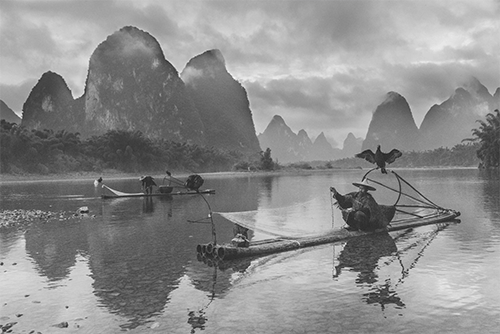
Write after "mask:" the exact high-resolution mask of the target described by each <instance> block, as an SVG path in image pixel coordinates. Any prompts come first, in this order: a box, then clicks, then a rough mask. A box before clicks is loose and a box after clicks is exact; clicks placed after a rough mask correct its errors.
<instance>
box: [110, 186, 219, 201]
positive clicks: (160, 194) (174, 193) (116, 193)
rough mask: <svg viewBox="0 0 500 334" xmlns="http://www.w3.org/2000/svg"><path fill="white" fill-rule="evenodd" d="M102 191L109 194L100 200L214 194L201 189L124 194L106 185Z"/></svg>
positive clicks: (212, 191) (210, 190)
mask: <svg viewBox="0 0 500 334" xmlns="http://www.w3.org/2000/svg"><path fill="white" fill-rule="evenodd" d="M102 187H103V188H104V189H108V190H109V191H110V192H111V194H102V195H101V198H104V199H107V198H123V197H170V196H180V195H197V194H215V189H203V190H198V191H196V190H184V191H170V192H157V193H153V194H145V193H124V192H121V191H117V190H114V189H112V188H110V187H108V186H106V185H102Z"/></svg>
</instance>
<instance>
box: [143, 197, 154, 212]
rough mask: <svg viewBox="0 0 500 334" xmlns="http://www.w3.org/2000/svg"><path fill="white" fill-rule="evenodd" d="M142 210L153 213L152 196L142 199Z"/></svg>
mask: <svg viewBox="0 0 500 334" xmlns="http://www.w3.org/2000/svg"><path fill="white" fill-rule="evenodd" d="M142 212H144V213H153V212H155V207H154V204H153V197H144V198H143V201H142Z"/></svg>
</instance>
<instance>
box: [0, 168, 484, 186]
mask: <svg viewBox="0 0 500 334" xmlns="http://www.w3.org/2000/svg"><path fill="white" fill-rule="evenodd" d="M422 169H429V170H440V169H441V170H444V169H477V167H464V166H441V167H439V166H435V167H414V168H393V170H395V171H398V170H422ZM345 170H360V171H368V170H370V168H361V167H351V168H330V169H299V168H281V169H278V170H274V171H223V172H207V173H198V174H199V175H201V176H203V177H205V176H210V177H214V176H221V177H222V176H229V175H234V176H256V175H280V174H284V175H285V174H286V175H290V174H292V175H293V174H297V175H304V174H318V173H332V172H336V171H345ZM171 173H172V175H173V176H174V177H175V178H178V179H181V180H182V179H185V178H187V177H188V176H189V175H190V174H193V173H192V172H189V171H177V172H175V171H171ZM147 174H148V175H151V176H153V177H154V178H156V179H161V178H163V177H165V176H166V174H165V172H164V171H158V172H149V173H147ZM140 176H141V174H140V173H136V172H134V173H124V172H120V171H117V170H106V171H103V172H101V173H96V172H78V173H60V174H0V184H8V183H17V182H47V181H49V182H50V181H54V182H59V181H87V180H90V181H93V180H96V179H98V178H99V177H102V178H103V179H104V180H118V179H133V178H139V177H140Z"/></svg>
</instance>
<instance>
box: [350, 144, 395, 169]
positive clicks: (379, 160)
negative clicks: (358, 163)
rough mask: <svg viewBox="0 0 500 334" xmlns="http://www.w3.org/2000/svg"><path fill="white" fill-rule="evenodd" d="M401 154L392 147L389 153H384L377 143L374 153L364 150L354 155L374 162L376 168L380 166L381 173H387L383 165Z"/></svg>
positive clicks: (391, 161)
mask: <svg viewBox="0 0 500 334" xmlns="http://www.w3.org/2000/svg"><path fill="white" fill-rule="evenodd" d="M402 155H403V153H401V152H400V151H399V150H396V149H393V150H392V151H390V152H389V153H384V152H382V151H381V150H380V145H378V146H377V151H376V152H375V153H373V152H372V150H364V151H363V152H361V153H358V154H356V155H355V157H356V158H362V159H365V160H366V161H368V162H371V163H372V164H376V165H377V168H380V170H381V171H382V173H383V174H387V170H386V169H385V165H386V164H390V163H393V162H394V161H395V160H396V159H397V158H399V157H400V156H402Z"/></svg>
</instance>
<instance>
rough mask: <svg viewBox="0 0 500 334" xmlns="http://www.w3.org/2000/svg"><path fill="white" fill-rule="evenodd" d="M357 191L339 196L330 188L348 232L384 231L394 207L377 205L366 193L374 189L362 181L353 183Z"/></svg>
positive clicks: (393, 212)
mask: <svg viewBox="0 0 500 334" xmlns="http://www.w3.org/2000/svg"><path fill="white" fill-rule="evenodd" d="M353 185H354V186H356V187H358V188H359V191H356V192H352V193H349V194H346V195H341V194H340V193H339V192H338V191H337V190H336V189H335V188H334V187H331V188H330V191H331V192H332V193H333V197H334V198H335V199H336V200H337V203H338V205H339V207H340V210H341V211H342V217H343V218H344V220H345V221H346V223H347V225H348V226H349V227H347V230H349V231H357V230H362V231H373V230H376V229H385V228H386V227H387V225H388V224H389V222H390V221H391V220H392V218H393V217H394V214H395V212H396V210H395V207H393V206H387V205H379V204H378V203H377V202H376V201H375V199H374V198H373V196H372V195H371V194H370V193H368V191H375V190H376V189H375V187H373V186H371V185H369V184H368V181H367V180H366V179H364V180H363V181H362V182H354V183H353Z"/></svg>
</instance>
